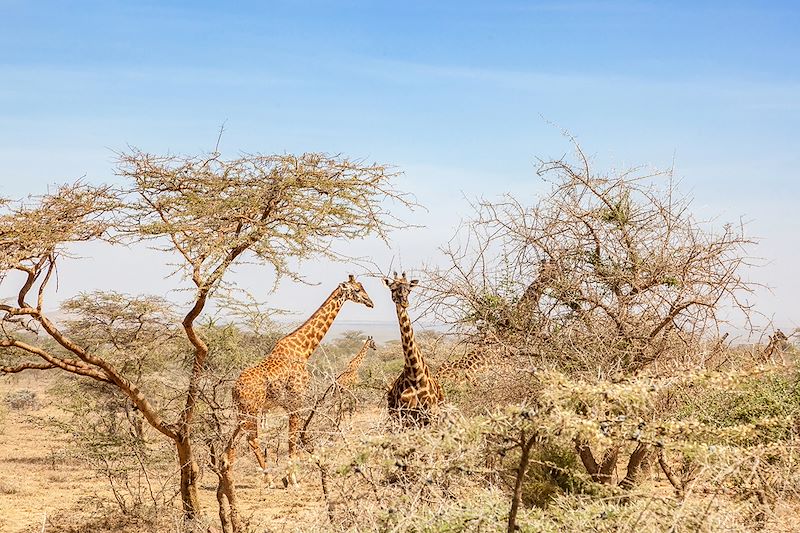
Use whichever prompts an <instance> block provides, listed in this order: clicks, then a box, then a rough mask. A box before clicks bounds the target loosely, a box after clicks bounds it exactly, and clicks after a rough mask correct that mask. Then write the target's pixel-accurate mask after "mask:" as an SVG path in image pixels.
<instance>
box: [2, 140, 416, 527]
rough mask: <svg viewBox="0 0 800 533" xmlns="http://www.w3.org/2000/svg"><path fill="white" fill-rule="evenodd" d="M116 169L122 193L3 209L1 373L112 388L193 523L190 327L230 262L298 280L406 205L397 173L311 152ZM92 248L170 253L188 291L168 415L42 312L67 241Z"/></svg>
mask: <svg viewBox="0 0 800 533" xmlns="http://www.w3.org/2000/svg"><path fill="white" fill-rule="evenodd" d="M117 173H118V174H119V175H120V176H122V177H124V178H126V179H127V180H128V183H129V187H128V188H126V189H114V188H111V187H106V186H91V185H87V184H81V183H77V184H73V185H64V186H62V187H60V188H58V190H56V191H55V192H53V193H50V194H45V195H43V196H40V197H34V198H32V199H30V200H28V201H21V202H9V201H5V202H4V203H3V204H2V205H0V208H1V209H2V211H0V247H1V248H0V249H1V250H2V252H3V253H2V255H1V256H0V282H2V283H3V284H4V285H6V287H5V288H6V290H7V289H8V287H9V286H11V285H12V284H15V285H16V287H15V288H14V292H15V293H16V298H14V299H13V300H8V301H3V302H2V303H0V313H2V315H0V326H2V337H1V338H0V355H2V357H3V359H4V363H3V366H2V368H1V370H2V372H4V373H10V372H20V371H25V370H32V369H39V370H54V369H59V370H62V371H66V372H70V373H72V374H77V375H80V376H84V377H86V378H89V379H93V380H96V381H100V382H104V383H108V384H110V385H112V386H114V387H116V388H118V389H119V390H120V391H121V392H122V393H123V394H124V395H125V396H127V397H128V398H129V399H130V400H131V402H133V404H134V405H135V406H136V408H137V409H139V410H140V411H141V413H142V415H143V416H144V418H145V420H146V421H147V423H148V424H149V425H150V426H152V427H153V428H155V429H156V430H157V431H158V432H160V433H161V434H162V435H163V436H164V437H165V438H168V439H170V440H171V441H172V442H173V443H174V445H175V449H176V453H177V457H178V464H179V466H180V474H181V480H180V491H181V499H182V502H183V510H184V515H185V517H186V518H187V519H189V520H191V519H194V518H196V517H197V516H198V513H199V511H200V503H199V500H198V493H197V491H198V487H197V483H198V472H199V469H198V464H197V460H196V457H195V453H194V450H193V438H192V435H193V432H192V427H193V422H194V418H195V412H196V407H197V402H198V398H199V391H200V384H201V380H202V378H203V373H204V368H205V367H206V364H207V361H206V359H207V357H208V353H209V350H208V345H207V344H206V342H205V341H204V339H203V338H202V336H201V335H200V334H199V332H198V329H197V327H196V321H197V319H198V317H199V316H200V315H201V313H202V312H203V310H204V309H205V307H206V305H207V304H208V301H209V299H210V298H211V297H212V296H213V295H214V294H215V291H217V290H218V289H219V288H220V287H221V286H222V284H223V283H224V282H225V274H226V273H227V272H228V270H229V269H230V267H231V266H232V265H234V264H235V263H237V262H240V261H242V260H245V259H251V260H252V259H255V260H257V261H260V262H261V263H263V264H266V265H268V266H270V267H272V269H274V272H275V275H276V278H277V279H280V278H281V277H290V278H293V279H302V276H301V275H300V274H299V273H298V272H297V271H296V269H295V266H294V265H295V264H296V261H297V260H302V259H306V258H309V257H327V258H330V259H334V260H335V259H343V258H344V257H345V256H343V255H342V254H340V253H339V252H337V251H336V249H335V247H334V244H335V241H336V240H337V239H358V238H364V237H367V236H373V235H374V236H378V237H380V238H382V239H384V240H385V239H386V237H387V232H388V231H389V230H391V229H392V228H395V227H399V226H400V225H401V224H402V223H401V222H400V221H399V220H397V219H396V218H394V217H392V216H391V214H390V213H389V212H388V210H387V209H388V204H389V203H391V202H394V203H396V204H399V205H400V206H402V207H412V206H413V203H412V202H411V201H410V200H409V199H408V198H407V197H406V196H405V195H404V194H402V193H400V192H398V191H397V190H395V189H394V188H393V187H392V184H391V181H392V177H393V176H394V174H393V173H392V172H390V171H388V170H387V168H386V167H385V166H383V165H378V164H363V163H361V162H357V161H352V160H350V159H347V158H345V157H341V156H328V155H325V154H319V153H308V154H303V155H300V156H295V155H290V154H285V155H245V156H242V157H239V158H236V159H232V160H224V159H222V158H221V157H220V154H219V153H212V154H210V155H202V156H157V155H152V154H148V153H144V152H142V151H139V150H137V149H130V150H129V151H127V152H123V153H120V154H118V165H117ZM90 241H104V242H106V243H108V244H109V245H114V244H129V243H136V242H143V241H144V242H148V243H151V244H153V245H155V246H156V247H157V248H159V249H161V250H164V251H166V252H171V253H172V254H173V256H174V255H175V254H177V256H178V257H179V267H180V270H181V271H182V272H183V273H184V274H185V275H186V278H188V280H190V282H191V284H192V287H193V296H192V300H191V303H190V305H189V308H188V310H187V311H185V313H183V319H182V321H181V327H182V330H183V334H184V336H185V338H186V341H187V342H188V343H189V344H190V346H191V349H192V360H191V365H190V368H189V370H188V375H187V376H185V380H186V381H185V389H184V392H183V400H182V404H183V405H182V408H181V409H180V410H179V412H178V413H177V414H176V415H175V416H172V417H170V418H166V417H165V410H164V406H163V405H161V404H160V403H159V398H157V397H154V396H152V395H151V394H150V393H149V391H147V390H143V389H141V388H140V386H139V384H138V383H137V382H136V380H135V379H133V378H132V377H131V375H130V374H129V373H128V372H126V370H125V369H124V366H122V365H120V364H118V363H117V362H114V361H111V360H109V359H107V358H104V357H103V356H102V352H101V351H99V350H96V349H95V346H93V345H91V344H89V345H84V344H81V343H79V342H76V340H75V339H73V338H72V337H71V336H69V335H68V334H67V333H66V331H64V330H62V329H61V328H60V327H59V326H58V324H57V322H56V321H55V320H53V319H52V318H51V317H50V316H48V313H47V312H46V311H45V298H46V296H47V295H48V288H49V284H50V282H51V280H52V278H53V274H54V272H55V270H56V266H57V264H58V262H59V261H60V260H62V259H63V258H68V257H69V253H70V247H71V246H72V245H74V244H75V243H79V242H90ZM11 273H17V275H14V276H9V275H8V274H11ZM109 274H110V275H113V273H109ZM37 337H38V338H47V339H52V340H53V341H55V343H56V347H55V348H52V349H50V348H47V347H46V345H45V344H44V343H43V342H39V341H38V340H37Z"/></svg>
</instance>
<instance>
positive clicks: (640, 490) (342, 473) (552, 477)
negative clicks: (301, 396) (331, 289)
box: [311, 367, 800, 531]
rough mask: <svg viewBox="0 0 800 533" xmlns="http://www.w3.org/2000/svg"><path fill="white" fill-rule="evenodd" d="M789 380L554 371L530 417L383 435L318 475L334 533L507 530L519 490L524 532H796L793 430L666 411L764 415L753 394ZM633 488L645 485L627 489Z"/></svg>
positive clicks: (544, 376) (757, 374)
mask: <svg viewBox="0 0 800 533" xmlns="http://www.w3.org/2000/svg"><path fill="white" fill-rule="evenodd" d="M791 372H793V371H790V374H791ZM786 373H787V369H785V368H783V367H777V368H776V367H752V368H749V369H742V370H739V371H737V372H706V371H697V372H694V373H689V374H686V375H684V376H680V377H676V378H652V377H651V378H647V377H642V378H637V379H631V380H625V381H620V382H616V383H615V382H611V381H595V382H589V381H583V380H574V379H569V378H567V377H566V376H564V375H563V374H560V373H557V372H550V371H547V372H544V371H542V372H537V373H536V374H533V375H531V379H532V380H533V379H535V380H536V381H538V387H539V389H538V390H539V394H538V396H537V397H536V398H535V399H533V398H530V399H529V403H527V404H518V405H510V406H506V407H503V408H498V409H495V410H492V411H490V412H488V413H486V414H483V415H470V416H463V415H460V414H458V413H457V412H450V413H449V414H448V416H446V417H444V418H443V419H442V420H440V421H439V422H438V423H437V424H434V425H433V426H431V427H430V428H428V429H413V430H408V431H400V432H386V431H384V430H382V429H380V428H377V429H376V430H375V431H373V432H371V433H369V434H366V435H364V436H362V437H361V438H358V439H352V436H350V438H351V440H349V441H348V442H346V446H342V445H340V444H333V445H331V446H326V447H321V448H319V449H318V450H317V453H316V455H314V456H313V458H312V459H311V461H312V462H313V464H314V465H315V466H316V467H317V468H318V470H319V471H320V472H321V473H323V475H324V478H325V483H324V489H325V493H326V500H327V502H328V509H327V513H328V517H329V520H330V521H331V529H332V530H347V531H376V530H377V531H500V530H505V529H506V528H507V527H508V522H509V508H510V506H511V504H512V502H513V500H514V499H515V484H516V483H515V482H516V481H517V479H519V480H520V490H519V508H518V511H517V513H516V517H515V520H514V523H515V525H516V526H518V527H520V528H521V529H522V530H523V531H582V530H596V531H619V530H631V528H633V529H634V530H637V531H638V530H642V531H665V530H669V529H670V528H672V530H675V531H680V530H691V531H713V530H719V529H726V530H731V531H751V530H753V529H758V528H764V529H766V530H770V528H779V527H781V526H782V525H783V526H785V525H786V522H785V518H781V516H780V514H779V513H778V512H777V511H776V508H777V507H776V506H777V504H778V503H781V504H783V505H790V506H791V505H797V504H798V503H800V499H798V494H797V491H796V489H795V487H796V486H797V484H798V482H800V469H798V464H797V458H796V456H797V435H796V433H795V430H794V429H793V428H794V424H795V420H794V419H793V418H792V417H791V416H771V415H767V416H760V415H758V416H754V417H752V418H750V419H748V420H746V421H736V422H735V423H732V424H727V423H721V422H720V421H719V420H716V421H712V420H703V419H701V418H700V417H694V416H689V415H684V416H683V417H681V418H678V417H676V416H675V412H674V411H664V410H662V409H660V406H661V404H660V403H659V399H660V398H661V397H662V396H663V395H664V394H666V393H667V392H668V391H673V390H679V391H681V392H682V393H685V392H686V391H688V393H689V394H692V393H694V392H698V393H699V392H701V391H703V393H705V391H709V390H713V391H716V392H721V391H729V392H733V391H736V394H741V395H745V396H747V395H749V396H748V397H750V398H751V399H752V401H753V402H757V401H760V400H759V398H760V397H761V396H762V395H761V394H756V393H754V392H753V390H754V389H753V388H752V386H753V385H752V384H753V381H754V380H757V381H759V382H761V383H766V384H770V383H775V382H776V381H775V380H779V379H780V378H779V376H784V375H786ZM767 386H768V385H767ZM525 443H531V447H530V450H529V451H530V455H529V457H528V458H527V459H526V461H527V463H526V464H523V463H522V462H521V457H522V454H523V449H524V445H525ZM579 444H583V445H585V446H588V447H590V448H591V449H592V450H595V451H599V450H609V449H613V450H615V453H616V454H617V455H616V456H615V457H617V458H618V461H616V464H615V465H614V466H615V468H614V469H613V470H612V471H611V474H610V481H611V482H598V481H597V480H596V479H593V476H590V475H589V473H587V470H586V469H585V468H584V466H583V464H582V461H581V458H579V454H578V453H577V448H578V445H579ZM643 446H644V447H646V448H647V449H648V450H650V451H651V452H652V457H653V460H652V462H653V467H652V468H653V470H655V469H656V468H659V469H660V468H661V467H660V466H656V465H658V464H659V463H660V464H663V465H665V466H664V468H665V470H664V471H663V472H661V473H658V474H656V473H652V474H651V475H650V476H645V475H644V474H643V473H642V468H641V465H640V464H637V466H636V469H635V470H636V471H634V472H633V473H632V472H631V467H630V463H629V461H628V459H629V458H630V457H631V455H632V454H633V452H634V451H635V450H637V449H639V448H641V447H643ZM634 455H635V454H634ZM682 465H683V466H682ZM667 472H668V473H669V476H670V479H666V478H665V476H666V475H667ZM629 475H631V476H633V478H635V479H636V481H637V483H634V484H630V485H627V484H625V483H624V482H623V481H624V480H625V479H626V478H627V477H628V476H629ZM656 478H657V479H656ZM668 482H673V483H674V486H672V485H669V484H666V485H665V483H668Z"/></svg>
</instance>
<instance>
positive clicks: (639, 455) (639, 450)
mask: <svg viewBox="0 0 800 533" xmlns="http://www.w3.org/2000/svg"><path fill="white" fill-rule="evenodd" d="M649 452H650V446H648V445H647V444H645V443H643V442H640V443H639V445H638V446H637V447H636V449H635V450H633V453H632V454H631V457H630V459H628V470H627V473H626V474H625V477H624V478H623V479H622V481H620V482H619V486H620V487H622V488H623V489H625V490H630V489H632V488H633V487H634V486H636V481H637V479H636V478H637V476H638V475H639V471H640V470H641V466H642V461H643V460H644V458H645V457H647V454H648V453H649Z"/></svg>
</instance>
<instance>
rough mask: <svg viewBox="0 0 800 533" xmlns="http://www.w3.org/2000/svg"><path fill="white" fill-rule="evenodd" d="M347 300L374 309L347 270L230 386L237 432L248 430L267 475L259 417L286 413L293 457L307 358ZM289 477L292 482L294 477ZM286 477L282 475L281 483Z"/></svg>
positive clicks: (285, 480)
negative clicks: (280, 410)
mask: <svg viewBox="0 0 800 533" xmlns="http://www.w3.org/2000/svg"><path fill="white" fill-rule="evenodd" d="M347 300H351V301H353V302H356V303H360V304H364V305H366V306H367V307H370V308H371V307H373V304H372V300H370V298H369V295H368V294H367V291H365V290H364V287H363V286H362V285H361V283H359V282H358V281H356V279H355V277H354V276H353V275H352V274H351V275H350V277H349V278H348V280H347V281H345V282H343V283H340V284H339V285H338V286H337V287H336V289H335V290H334V291H333V292H332V293H331V294H330V296H328V298H327V299H326V300H325V301H324V302H323V303H322V305H321V306H320V307H319V309H317V310H316V311H315V312H314V313H313V314H312V315H311V317H309V319H308V320H306V321H305V322H304V323H303V324H302V325H301V326H300V327H298V328H297V329H296V330H294V331H293V332H291V333H289V334H288V335H286V336H285V337H283V338H282V339H280V340H279V341H278V342H277V343H276V344H275V347H274V348H273V349H272V352H270V354H269V355H268V356H267V357H266V358H265V359H264V360H262V361H261V362H260V363H258V364H257V365H255V366H252V367H250V368H247V369H245V370H244V371H242V373H241V374H240V375H239V378H238V379H237V380H236V383H235V384H234V386H233V392H232V394H233V402H234V405H235V406H236V410H237V414H238V419H239V427H238V429H237V432H238V431H240V430H241V431H244V432H245V433H246V435H247V443H248V445H249V446H250V449H252V450H253V453H254V454H255V456H256V460H257V461H258V465H259V467H260V468H261V471H262V472H264V473H265V474H266V466H267V465H266V461H265V458H264V454H263V453H262V452H261V449H260V448H259V446H258V419H259V416H260V415H261V413H263V412H265V411H267V410H270V409H273V408H275V407H281V408H283V409H284V410H285V411H286V412H287V413H289V457H292V456H294V454H295V450H296V448H297V440H298V437H299V436H300V435H299V429H300V409H301V408H302V406H303V400H304V396H305V393H306V389H307V387H308V381H309V379H310V376H309V372H308V366H307V362H308V358H309V357H311V354H312V353H314V350H315V349H316V348H317V346H319V343H320V341H321V340H322V337H324V336H325V333H327V332H328V329H329V328H330V326H331V324H332V323H333V321H334V319H335V318H336V315H337V314H338V313H339V310H341V308H342V305H344V303H345V302H346V301H347ZM287 478H288V480H289V481H291V482H292V484H296V480H295V479H294V476H293V475H292V476H291V477H289V476H287ZM287 478H284V484H286V483H287Z"/></svg>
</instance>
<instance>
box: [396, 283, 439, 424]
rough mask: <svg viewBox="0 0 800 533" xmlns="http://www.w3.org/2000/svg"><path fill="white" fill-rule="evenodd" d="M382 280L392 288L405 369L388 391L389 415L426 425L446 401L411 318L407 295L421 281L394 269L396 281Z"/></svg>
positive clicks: (404, 420) (403, 420)
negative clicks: (400, 274) (420, 347)
mask: <svg viewBox="0 0 800 533" xmlns="http://www.w3.org/2000/svg"><path fill="white" fill-rule="evenodd" d="M383 281H384V283H386V286H387V287H389V289H390V290H391V291H392V301H393V302H394V304H395V309H396V310H397V320H398V322H399V324H400V336H401V339H402V341H403V356H404V358H405V366H404V367H403V372H402V373H401V374H400V375H399V376H398V377H397V379H395V380H394V383H393V384H392V386H391V387H390V388H389V392H388V394H387V400H388V403H389V414H390V415H392V416H395V417H397V418H399V419H400V420H401V421H402V422H411V423H415V424H426V423H428V422H429V421H430V415H431V413H432V411H434V410H435V409H436V407H437V406H438V404H439V402H441V401H443V400H444V391H442V387H441V386H440V385H439V383H438V382H437V381H436V380H435V379H434V378H432V377H431V373H430V370H429V369H428V365H426V364H425V359H423V357H422V353H421V352H420V350H419V347H417V343H416V341H415V340H414V330H413V329H412V328H411V319H410V318H409V317H408V312H407V311H406V309H407V308H408V294H409V293H410V292H411V288H412V287H414V286H416V285H417V283H418V281H417V280H415V279H413V280H411V281H408V280H407V279H406V273H405V272H403V276H402V277H398V276H397V272H395V273H394V281H392V280H390V279H388V278H384V280H383Z"/></svg>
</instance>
